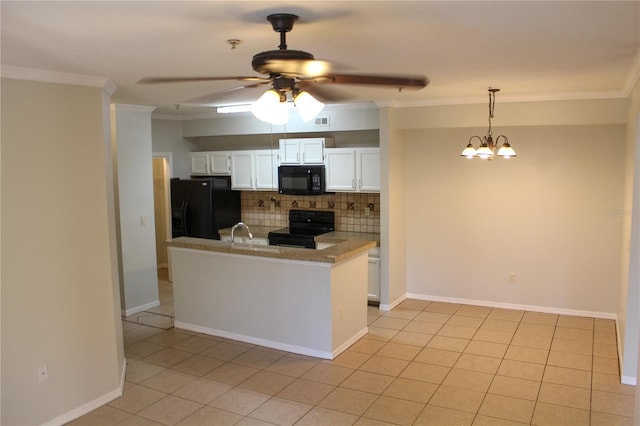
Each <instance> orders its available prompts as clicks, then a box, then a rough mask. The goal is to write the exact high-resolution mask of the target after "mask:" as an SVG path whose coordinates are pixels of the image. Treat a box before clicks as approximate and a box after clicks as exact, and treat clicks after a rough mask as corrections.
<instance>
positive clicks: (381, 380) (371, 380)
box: [340, 371, 393, 395]
mask: <svg viewBox="0 0 640 426" xmlns="http://www.w3.org/2000/svg"><path fill="white" fill-rule="evenodd" d="M391 382H393V377H392V376H387V375H385V374H378V373H369V372H367V371H355V372H354V373H353V374H352V375H350V376H349V377H347V379H346V380H345V381H344V382H342V383H341V384H340V386H341V387H343V388H347V389H355V390H360V391H363V392H370V393H375V394H377V395H379V394H381V393H382V392H384V390H385V389H386V388H387V386H389V385H390V384H391Z"/></svg>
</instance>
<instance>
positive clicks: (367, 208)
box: [364, 206, 371, 216]
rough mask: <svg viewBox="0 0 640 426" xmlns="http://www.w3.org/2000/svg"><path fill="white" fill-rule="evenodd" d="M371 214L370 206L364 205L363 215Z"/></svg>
mask: <svg viewBox="0 0 640 426" xmlns="http://www.w3.org/2000/svg"><path fill="white" fill-rule="evenodd" d="M370 214H371V207H368V206H367V207H365V208H364V215H365V216H369V215H370Z"/></svg>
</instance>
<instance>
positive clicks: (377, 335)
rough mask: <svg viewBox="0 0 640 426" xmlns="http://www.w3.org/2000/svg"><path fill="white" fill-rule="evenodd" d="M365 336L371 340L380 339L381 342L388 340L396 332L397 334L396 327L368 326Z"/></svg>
mask: <svg viewBox="0 0 640 426" xmlns="http://www.w3.org/2000/svg"><path fill="white" fill-rule="evenodd" d="M368 331H369V332H368V333H367V337H368V338H369V339H371V340H380V341H382V342H388V341H389V340H391V339H393V338H394V337H395V335H396V334H398V331H399V330H398V329H394V328H383V327H374V326H371V325H370V326H369V327H368Z"/></svg>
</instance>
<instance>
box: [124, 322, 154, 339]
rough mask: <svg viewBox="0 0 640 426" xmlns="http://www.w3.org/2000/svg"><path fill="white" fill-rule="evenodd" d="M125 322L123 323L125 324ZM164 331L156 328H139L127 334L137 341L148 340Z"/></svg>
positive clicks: (142, 326)
mask: <svg viewBox="0 0 640 426" xmlns="http://www.w3.org/2000/svg"><path fill="white" fill-rule="evenodd" d="M124 323H125V322H124V321H123V324H124ZM162 331H163V330H161V329H159V328H155V327H147V326H144V325H141V326H138V327H136V328H133V329H131V330H128V331H127V332H126V336H127V337H130V338H132V339H136V340H146V339H148V338H150V337H152V336H155V335H156V334H160V333H162Z"/></svg>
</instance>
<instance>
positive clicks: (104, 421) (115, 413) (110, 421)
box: [67, 405, 130, 426]
mask: <svg viewBox="0 0 640 426" xmlns="http://www.w3.org/2000/svg"><path fill="white" fill-rule="evenodd" d="M129 417H130V415H129V414H128V413H126V412H124V411H121V410H118V409H117V408H113V407H110V406H108V405H103V406H102V407H100V408H97V409H95V410H93V411H91V412H90V413H88V414H86V415H84V416H82V417H80V418H77V419H75V420H74V421H72V422H70V423H67V425H69V426H95V425H115V424H118V423H120V422H122V421H126V419H127V418H129Z"/></svg>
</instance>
